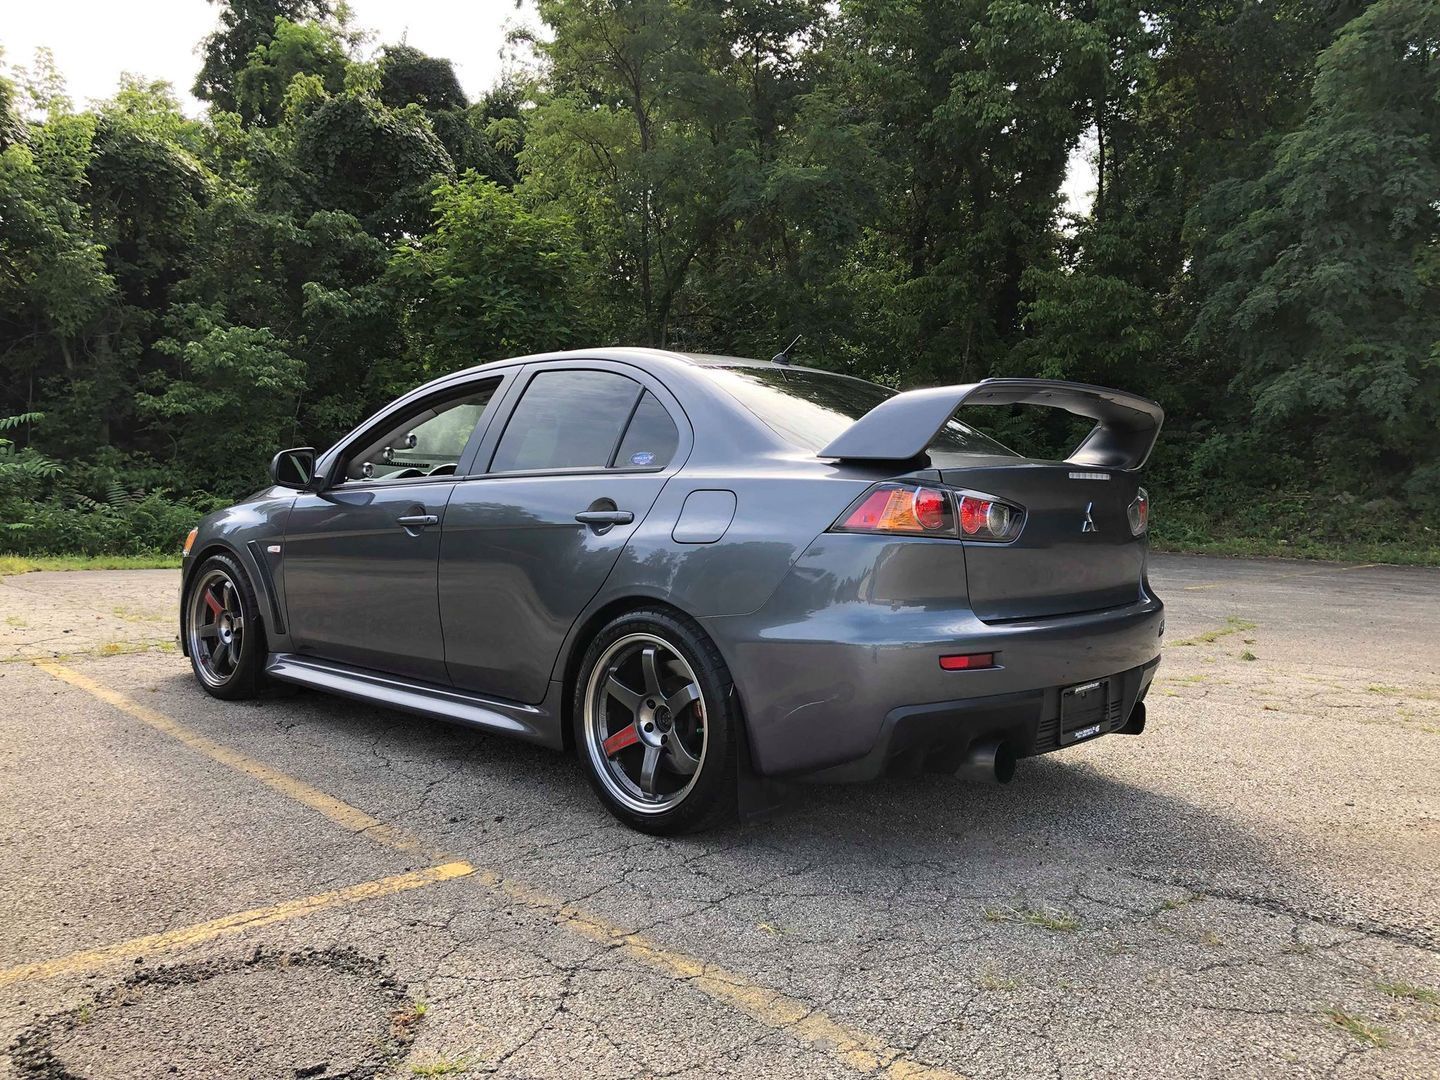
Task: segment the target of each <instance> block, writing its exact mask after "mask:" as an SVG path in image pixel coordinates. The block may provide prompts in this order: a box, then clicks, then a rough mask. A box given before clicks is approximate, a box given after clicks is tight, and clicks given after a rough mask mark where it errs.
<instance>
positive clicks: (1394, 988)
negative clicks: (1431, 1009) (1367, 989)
mask: <svg viewBox="0 0 1440 1080" xmlns="http://www.w3.org/2000/svg"><path fill="white" fill-rule="evenodd" d="M1375 986H1376V989H1378V990H1380V992H1381V993H1385V994H1389V995H1390V996H1391V997H1394V998H1405V999H1406V1000H1407V1001H1419V1002H1422V1003H1423V1004H1426V1005H1440V993H1436V992H1435V991H1434V990H1431V989H1430V988H1429V987H1428V986H1415V985H1414V984H1413V983H1405V982H1392V983H1376V984H1375Z"/></svg>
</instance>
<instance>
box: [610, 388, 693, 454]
mask: <svg viewBox="0 0 1440 1080" xmlns="http://www.w3.org/2000/svg"><path fill="white" fill-rule="evenodd" d="M679 443H680V432H678V431H676V430H675V421H674V420H672V419H670V414H669V413H668V412H666V411H665V406H664V405H661V404H660V402H659V401H657V400H656V399H655V395H654V394H652V393H650V391H648V390H647V391H645V396H644V397H642V398H641V399H640V404H639V406H637V407H636V409H635V415H634V417H633V418H632V419H631V420H630V426H629V427H628V428H626V429H625V438H624V439H622V440H621V441H620V451H619V453H617V454H616V455H615V467H616V468H617V469H661V468H664V467H665V466H666V465H669V464H670V459H671V458H672V457H674V456H675V447H676V446H678V445H679Z"/></svg>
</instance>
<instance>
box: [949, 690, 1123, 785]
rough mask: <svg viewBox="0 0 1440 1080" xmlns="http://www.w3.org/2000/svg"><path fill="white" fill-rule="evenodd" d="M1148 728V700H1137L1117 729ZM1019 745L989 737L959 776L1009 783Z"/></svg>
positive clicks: (978, 744) (974, 745)
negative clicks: (1146, 711)
mask: <svg viewBox="0 0 1440 1080" xmlns="http://www.w3.org/2000/svg"><path fill="white" fill-rule="evenodd" d="M1144 730H1145V703H1144V702H1143V701H1137V702H1136V703H1135V708H1134V709H1132V710H1131V711H1130V715H1129V717H1127V718H1126V720H1125V724H1124V726H1123V727H1118V728H1116V729H1115V731H1114V734H1116V735H1139V734H1140V733H1141V732H1143V731H1144ZM1016 760H1017V755H1016V753H1015V747H1014V746H1013V745H1012V744H1010V743H1008V742H1006V741H1004V740H1003V739H987V740H985V741H983V742H976V743H971V744H970V749H969V750H967V751H966V753H965V760H964V761H962V762H961V763H960V768H958V769H957V770H955V775H956V776H959V777H960V778H962V779H966V780H978V781H981V782H983V783H988V784H1008V783H1009V782H1010V781H1011V780H1013V779H1014V778H1015V762H1016Z"/></svg>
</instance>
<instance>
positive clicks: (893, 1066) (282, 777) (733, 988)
mask: <svg viewBox="0 0 1440 1080" xmlns="http://www.w3.org/2000/svg"><path fill="white" fill-rule="evenodd" d="M36 666H37V667H39V668H40V669H41V670H43V671H45V672H48V673H49V674H50V675H53V676H54V677H55V678H57V679H62V680H64V681H65V682H67V683H69V684H70V685H72V686H75V687H78V688H79V689H81V690H84V691H85V692H86V693H88V694H91V695H92V696H94V697H96V698H99V699H100V700H101V701H104V702H105V703H106V704H109V705H112V706H114V707H115V708H116V709H119V710H120V711H121V712H123V713H125V714H126V715H128V716H133V717H135V718H136V719H137V720H140V721H142V722H144V723H146V724H148V725H149V726H150V727H152V728H154V729H155V730H157V731H160V732H163V733H165V734H166V735H170V736H172V737H173V738H176V739H178V740H180V741H181V742H182V743H184V744H185V745H186V746H189V747H191V748H192V749H194V750H198V751H199V752H200V753H202V754H205V755H206V756H207V757H210V758H213V759H214V760H215V761H218V762H221V763H222V764H225V765H229V766H230V767H232V768H234V769H238V770H239V771H241V772H243V773H245V774H246V775H247V776H253V777H254V778H255V779H257V780H259V781H260V782H261V783H263V784H266V785H267V786H269V787H271V788H273V789H274V790H276V791H278V792H280V793H281V794H282V795H286V796H288V797H290V798H292V799H295V800H296V801H298V802H300V803H303V804H304V805H306V806H308V807H310V808H311V809H313V810H317V811H318V812H320V813H321V814H324V815H325V816H326V817H327V818H329V819H330V820H331V821H334V822H336V823H337V824H339V825H340V826H342V827H343V828H345V829H348V830H350V831H351V832H354V833H362V834H364V835H365V836H369V837H371V838H372V839H374V840H377V841H378V842H380V843H382V844H386V845H387V846H389V847H393V848H397V849H398V850H401V851H429V850H430V849H429V848H428V846H427V845H426V844H425V843H424V842H423V841H422V840H420V839H419V838H418V837H415V836H412V835H411V834H409V833H407V832H405V831H404V830H402V829H398V828H396V827H394V826H392V825H386V824H385V823H384V822H382V821H379V820H378V819H376V818H373V817H371V816H370V815H369V814H367V813H365V812H364V811H363V810H359V809H357V808H355V807H353V806H351V805H349V804H348V803H345V802H342V801H341V800H339V799H337V798H335V797H334V796H333V795H327V794H325V792H323V791H320V790H318V789H316V788H313V787H311V786H310V785H309V784H306V783H305V782H304V781H303V780H297V779H296V778H295V777H293V776H287V775H286V774H285V773H282V772H280V771H279V770H277V769H273V768H271V767H270V766H268V765H266V764H264V763H263V762H259V761H256V760H255V759H253V758H250V757H247V756H246V755H245V754H242V753H240V752H239V751H237V750H232V749H230V748H229V747H227V746H222V745H221V744H220V743H217V742H215V741H214V740H213V739H209V738H207V737H205V736H204V735H201V734H199V733H198V732H195V731H191V730H190V729H189V728H187V727H185V726H184V725H183V724H180V723H178V722H176V721H174V720H171V719H170V718H169V717H168V716H165V715H163V714H161V713H158V712H156V711H155V710H154V709H150V708H147V707H146V706H144V705H141V704H139V703H138V702H136V701H132V700H131V699H130V698H128V697H126V696H125V695H124V694H122V693H120V692H119V691H116V690H111V689H110V688H109V687H107V686H102V685H101V684H100V683H97V682H95V681H94V680H93V679H89V678H86V677H85V676H84V675H81V674H80V673H79V672H77V671H73V670H71V669H70V668H67V667H65V666H63V665H61V664H57V663H54V662H53V661H48V660H45V661H37V662H36ZM435 857H436V858H438V859H442V860H443V859H447V858H448V856H444V855H439V856H435ZM462 876H469V877H471V878H472V880H474V881H476V882H477V883H479V884H480V885H482V886H484V887H485V888H487V889H489V890H491V891H492V892H494V893H495V894H496V895H498V896H501V897H504V899H505V900H506V901H508V902H510V903H513V904H519V905H521V906H524V907H526V908H529V909H531V910H534V911H538V912H542V913H544V914H547V915H549V916H550V917H551V918H552V919H554V921H555V924H556V925H557V926H561V927H564V928H565V929H567V930H570V931H571V932H573V933H578V934H580V935H581V936H582V937H586V938H589V939H590V940H591V941H595V942H598V943H600V944H603V945H606V946H608V947H611V948H615V949H619V950H620V951H621V952H623V953H624V954H625V956H627V957H628V958H630V959H632V960H635V961H638V962H639V963H642V964H644V965H645V966H646V967H649V968H651V969H653V970H655V971H658V972H660V973H661V974H663V975H666V976H668V977H670V978H673V979H675V980H677V981H680V982H683V983H685V984H687V985H689V986H693V987H694V988H695V989H696V990H698V991H700V992H701V993H702V994H704V995H706V996H707V997H709V998H711V999H712V1000H714V1001H717V1002H720V1003H721V1004H724V1005H728V1006H730V1007H731V1008H734V1009H736V1010H738V1011H739V1012H742V1013H744V1014H745V1015H747V1016H749V1017H751V1018H752V1019H754V1020H756V1021H758V1022H759V1023H761V1024H764V1025H765V1026H766V1027H769V1028H772V1029H774V1030H776V1031H780V1032H784V1033H786V1034H788V1035H790V1036H791V1037H792V1038H794V1039H796V1040H798V1041H799V1042H802V1043H804V1044H806V1045H808V1046H811V1047H813V1048H815V1049H816V1050H819V1051H821V1052H823V1053H825V1054H827V1055H829V1056H831V1057H832V1058H834V1059H835V1060H837V1061H839V1062H841V1063H842V1064H844V1065H846V1066H848V1067H849V1068H852V1069H855V1070H857V1071H859V1072H862V1073H867V1074H869V1073H874V1074H877V1075H880V1076H883V1077H886V1078H888V1080H964V1078H963V1077H962V1076H961V1075H960V1074H959V1073H955V1072H951V1071H950V1070H948V1069H940V1068H933V1067H931V1066H928V1065H924V1064H922V1063H920V1062H918V1061H916V1060H915V1059H914V1058H912V1057H911V1056H910V1055H909V1054H908V1053H907V1052H906V1051H904V1050H902V1049H899V1048H897V1047H893V1046H890V1045H888V1044H887V1043H885V1042H884V1040H882V1039H879V1038H877V1037H875V1036H873V1035H870V1034H867V1033H864V1032H858V1031H855V1030H853V1029H851V1028H848V1027H846V1026H845V1025H844V1024H843V1023H841V1022H840V1021H838V1020H836V1019H835V1018H834V1017H832V1016H830V1015H829V1014H828V1013H826V1012H825V1011H824V1010H823V1009H817V1008H814V1007H812V1006H810V1005H807V1004H806V1003H805V1002H803V1001H800V1000H799V999H797V998H793V997H790V996H788V995H786V994H783V993H781V992H780V991H778V990H769V989H766V988H764V987H761V986H757V985H755V984H754V983H752V982H750V981H749V980H748V979H746V978H745V976H743V975H741V974H739V973H738V972H734V971H730V970H727V969H726V968H722V967H718V966H716V965H715V964H710V963H706V962H705V961H703V960H697V959H695V958H694V957H691V956H687V955H685V954H684V953H679V952H672V951H671V950H669V949H665V948H663V947H662V946H660V945H658V944H656V943H655V942H653V941H651V940H650V939H649V938H646V937H643V936H641V935H640V934H636V933H633V932H632V931H630V930H626V929H625V928H624V927H620V926H615V925H614V924H612V923H609V922H606V921H605V920H604V919H601V918H599V917H597V916H595V915H592V914H590V913H588V912H586V911H583V910H582V909H580V908H577V907H573V906H571V905H569V904H566V903H565V902H564V901H562V900H559V899H557V898H555V897H552V896H548V895H546V894H545V893H542V892H539V891H537V890H535V889H532V888H530V887H529V886H528V885H525V884H523V883H521V882H518V881H514V880H512V879H509V878H506V877H504V876H503V875H501V874H499V873H497V872H495V871H494V870H487V869H484V868H480V867H475V866H472V865H471V864H470V863H468V862H462V861H452V862H444V863H443V865H440V866H435V867H431V868H430V869H428V870H417V871H414V872H412V873H410V874H397V875H395V876H394V877H390V878H382V879H381V880H380V881H376V882H370V883H369V884H366V885H354V886H351V887H350V888H349V889H339V890H337V891H335V892H333V893H323V894H321V895H320V896H312V897H308V898H306V899H304V900H292V901H290V902H288V903H285V904H278V905H276V906H275V907H273V908H260V909H257V910H255V911H247V912H242V913H241V914H239V915H230V916H226V917H225V918H222V919H216V920H214V921H213V922H209V923H202V924H200V925H199V926H193V927H190V928H188V929H184V930H176V931H172V932H170V933H165V934H154V935H151V936H150V937H145V938H136V939H135V940H134V941H130V942H123V943H121V944H119V945H110V946H106V947H104V948H100V949H94V950H91V951H90V952H84V953H76V954H75V955H73V956H70V957H65V958H62V959H60V960H51V961H47V962H44V963H40V964H28V965H22V966H21V967H18V968H10V969H8V970H0V986H3V985H5V984H6V983H7V982H15V981H19V980H21V979H32V978H39V977H43V976H50V975H58V974H64V973H67V972H74V971H85V970H89V969H90V968H93V967H99V966H101V965H103V964H108V963H111V962H113V961H115V960H119V959H125V958H133V957H134V956H137V955H141V954H144V953H154V952H158V951H160V950H162V949H168V948H177V947H181V946H185V945H193V944H196V943H197V942H201V941H206V940H209V939H210V938H213V937H217V936H219V935H221V934H227V933H234V932H238V931H241V930H248V929H253V928H254V927H257V926H265V925H267V924H269V923H272V922H277V921H279V920H281V919H288V918H294V917H295V916H297V915H303V914H306V913H308V912H310V911H314V910H317V909H319V908H324V907H331V906H334V905H335V904H341V903H353V902H356V901H359V900H367V899H370V898H372V897H375V896H385V895H387V894H389V893H392V892H400V891H402V890H404V889H413V888H417V887H419V886H421V885H426V884H429V883H430V882H432V881H444V880H446V879H448V878H453V877H462Z"/></svg>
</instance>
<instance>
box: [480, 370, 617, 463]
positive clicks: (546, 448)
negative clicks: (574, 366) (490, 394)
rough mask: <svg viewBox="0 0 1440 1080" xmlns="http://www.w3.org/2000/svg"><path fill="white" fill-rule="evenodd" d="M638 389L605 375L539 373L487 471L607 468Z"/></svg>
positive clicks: (593, 372) (558, 372)
mask: <svg viewBox="0 0 1440 1080" xmlns="http://www.w3.org/2000/svg"><path fill="white" fill-rule="evenodd" d="M639 396H640V384H639V383H637V382H635V380H634V379H627V378H626V377H625V376H624V375H616V374H614V373H612V372H609V371H542V372H540V374H538V375H536V376H535V377H534V378H533V379H531V380H530V385H529V386H527V387H526V388H525V396H524V397H522V398H521V399H520V404H519V405H517V406H515V412H514V413H513V414H511V417H510V422H509V423H508V424H507V425H506V426H505V434H504V436H503V437H501V439H500V445H499V446H498V447H497V448H496V450H495V458H494V460H493V461H492V462H491V465H490V471H491V472H540V471H545V470H549V469H585V468H594V469H603V468H606V467H607V466H609V464H610V462H611V460H612V458H613V457H614V454H615V448H616V445H617V444H618V443H619V441H620V433H621V432H622V431H624V429H625V424H626V421H628V420H629V419H630V414H631V412H632V411H633V410H634V408H635V400H636V398H638V397H639Z"/></svg>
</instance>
